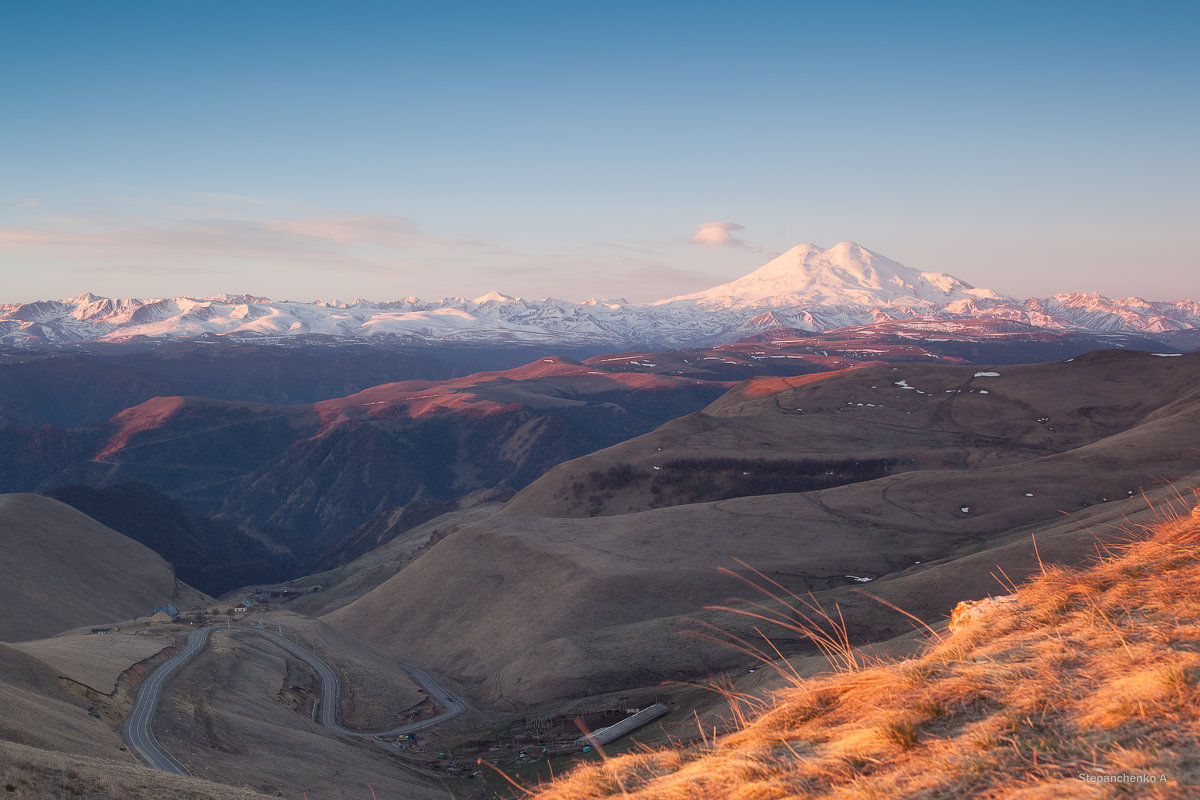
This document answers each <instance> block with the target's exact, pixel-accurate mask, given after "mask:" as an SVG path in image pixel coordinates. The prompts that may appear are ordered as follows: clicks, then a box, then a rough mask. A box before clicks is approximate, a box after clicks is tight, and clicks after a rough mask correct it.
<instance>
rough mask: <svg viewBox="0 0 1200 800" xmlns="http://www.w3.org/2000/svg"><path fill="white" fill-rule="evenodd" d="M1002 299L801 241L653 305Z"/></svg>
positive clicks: (947, 278)
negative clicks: (752, 266) (738, 273)
mask: <svg viewBox="0 0 1200 800" xmlns="http://www.w3.org/2000/svg"><path fill="white" fill-rule="evenodd" d="M966 299H985V300H1003V299H1005V298H1004V297H1003V295H1000V294H997V293H996V292H993V291H992V290H990V289H976V288H975V287H973V286H971V285H970V284H967V283H963V282H962V281H960V280H959V279H957V278H955V277H953V276H952V275H946V274H943V273H940V272H922V271H920V270H917V269H913V268H912V267H906V266H904V265H903V264H901V263H899V262H897V261H892V260H891V259H890V258H887V257H885V256H881V255H879V254H878V253H875V252H872V251H870V250H868V249H866V248H865V247H863V246H861V245H858V244H855V243H854V242H841V243H839V244H837V245H834V246H833V247H831V248H829V249H828V250H823V249H821V248H820V247H819V246H817V245H815V244H809V243H805V244H800V245H797V246H795V247H793V248H792V249H791V250H788V251H787V252H786V253H784V254H783V255H781V256H779V257H778V258H775V259H774V260H772V261H770V262H769V263H767V264H765V265H764V266H762V267H759V268H758V269H756V270H755V271H754V272H751V273H750V274H748V275H744V276H743V277H741V278H738V279H737V280H734V281H730V282H729V283H723V284H721V285H720V286H714V287H712V288H711V289H706V290H704V291H702V292H694V293H692V294H685V295H681V296H679V297H672V298H669V299H667V300H660V301H658V302H657V303H655V305H665V304H668V303H694V304H698V305H706V306H715V307H720V308H750V307H754V308H763V307H767V308H776V307H777V308H788V307H795V306H810V305H821V306H877V307H884V308H912V309H918V310H919V309H927V308H932V307H934V306H940V305H945V304H946V303H951V302H954V301H956V300H966Z"/></svg>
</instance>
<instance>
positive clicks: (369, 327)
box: [0, 242, 1200, 347]
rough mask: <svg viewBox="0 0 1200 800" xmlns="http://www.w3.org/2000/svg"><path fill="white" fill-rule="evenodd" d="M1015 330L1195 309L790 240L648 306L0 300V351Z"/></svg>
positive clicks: (1115, 327) (1144, 329)
mask: <svg viewBox="0 0 1200 800" xmlns="http://www.w3.org/2000/svg"><path fill="white" fill-rule="evenodd" d="M917 319H920V320H923V321H926V322H930V321H937V320H945V321H953V320H962V319H975V320H979V319H984V320H987V319H994V320H997V321H1015V322H1023V323H1026V324H1030V325H1034V326H1037V327H1040V328H1047V329H1050V330H1055V331H1098V332H1106V333H1112V332H1119V331H1124V332H1140V333H1167V332H1171V331H1179V330H1187V329H1195V328H1200V303H1197V302H1195V301H1192V300H1179V301H1172V302H1148V301H1146V300H1142V299H1140V298H1137V297H1129V298H1124V299H1111V298H1107V297H1103V296H1101V295H1099V294H1096V293H1088V294H1083V293H1071V294H1058V295H1054V296H1052V297H1048V298H1030V299H1027V300H1017V299H1015V298H1012V297H1006V296H1004V295H1001V294H999V293H997V292H994V291H992V290H990V289H977V288H975V287H973V286H971V285H970V284H967V283H964V282H963V281H961V280H959V279H958V278H955V277H953V276H951V275H946V274H943V273H936V272H922V271H920V270H917V269H913V268H911V267H906V266H904V265H903V264H900V263H898V262H895V261H892V260H891V259H888V258H886V257H884V256H881V255H879V254H878V253H874V252H872V251H870V250H867V249H866V248H864V247H862V246H860V245H857V244H855V243H853V242H842V243H840V244H838V245H836V246H834V247H832V248H830V249H828V250H823V249H821V248H820V247H818V246H816V245H813V244H801V245H798V246H796V247H793V248H792V249H791V250H789V251H787V252H786V253H784V254H782V255H780V256H779V257H777V258H775V259H773V260H772V261H770V262H769V263H767V264H765V265H764V266H762V267H760V268H759V269H757V270H755V271H754V272H751V273H750V274H748V275H745V276H743V277H741V278H738V279H737V280H734V281H730V282H729V283H725V284H721V285H720V286H714V287H713V288H711V289H708V290H706V291H703V292H696V293H693V294H687V295H681V296H679V297H671V298H667V299H664V300H659V301H657V302H654V303H626V302H624V301H608V300H603V301H601V300H587V301H585V302H582V303H573V302H568V301H564V300H555V299H550V298H547V299H544V300H527V299H523V298H519V297H509V296H507V295H503V294H500V293H498V292H491V293H489V294H486V295H484V296H482V297H477V298H475V299H473V300H467V299H464V298H461V297H453V298H444V299H442V300H438V301H433V302H427V301H422V300H419V299H417V298H415V297H407V298H404V299H402V300H394V301H389V302H370V301H366V300H356V301H354V302H353V303H349V304H331V303H320V302H314V303H302V302H294V301H274V300H269V299H267V298H265V297H255V296H251V295H237V296H230V295H220V296H217V297H209V298H186V297H174V298H163V299H147V300H139V299H128V298H126V299H110V298H104V297H97V296H95V295H92V294H90V293H88V294H82V295H79V296H77V297H71V298H68V299H65V300H54V301H41V302H35V303H24V304H7V305H3V304H0V344H3V345H8V346H17V347H45V346H54V345H60V344H67V343H79V342H128V341H138V340H162V339H173V338H181V337H198V336H205V335H207V336H222V337H233V338H237V339H240V340H246V341H262V342H271V341H278V340H279V339H280V338H281V337H328V338H331V339H333V340H346V341H363V342H373V343H379V344H395V345H405V344H429V343H437V342H445V343H462V344H468V343H470V344H484V343H505V344H523V343H527V344H535V343H542V344H560V345H593V344H594V345H605V346H609V347H628V346H635V345H636V346H651V347H681V346H700V345H709V344H714V343H718V342H725V341H732V340H735V339H738V338H742V337H745V336H751V335H754V334H757V333H760V332H762V331H764V330H770V329H773V328H781V327H787V328H797V329H803V330H808V331H814V332H819V331H826V330H832V329H835V328H842V327H846V326H851V325H866V324H871V323H877V322H884V321H887V320H917Z"/></svg>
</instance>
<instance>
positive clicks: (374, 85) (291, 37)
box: [0, 0, 1200, 302]
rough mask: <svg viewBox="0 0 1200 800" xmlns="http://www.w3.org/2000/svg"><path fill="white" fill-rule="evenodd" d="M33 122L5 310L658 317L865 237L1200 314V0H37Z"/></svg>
mask: <svg viewBox="0 0 1200 800" xmlns="http://www.w3.org/2000/svg"><path fill="white" fill-rule="evenodd" d="M0 123H2V124H0V275H2V276H3V285H2V286H0V302H16V301H29V300H35V299H49V298H59V297H66V296H69V295H74V294H78V293H80V292H83V291H92V292H95V293H97V294H101V295H107V296H140V297H146V296H164V295H177V294H186V295H193V296H203V295H212V294H217V293H220V292H229V293H243V292H249V293H254V294H262V295H266V296H269V297H272V298H275V299H297V300H311V299H326V300H335V299H341V300H350V299H353V298H354V297H366V298H369V299H378V300H383V299H392V298H397V297H402V296H406V295H417V296H419V297H423V298H427V299H435V298H439V297H442V296H446V295H463V296H468V297H470V296H475V295H479V294H483V293H484V292H486V291H488V290H491V289H496V290H499V291H502V292H506V293H508V294H518V295H523V296H528V297H544V296H554V297H562V298H564V299H571V300H582V299H585V298H587V297H590V296H596V297H620V296H623V297H626V298H628V299H629V300H633V301H642V300H653V299H657V298H660V297H666V296H671V295H676V294H683V293H686V292H691V291H696V290H699V289H702V288H706V287H707V286H710V285H713V284H716V283H721V282H724V281H726V280H730V279H732V278H735V277H738V276H740V275H742V274H744V273H746V272H749V271H750V270H752V269H754V268H756V267H758V266H760V265H761V264H762V263H764V262H765V261H766V260H768V259H769V258H770V257H771V256H773V255H774V254H776V253H779V252H781V251H783V250H786V249H787V248H789V247H791V246H793V245H795V244H798V243H800V242H806V241H808V242H814V243H816V244H820V245H822V246H824V247H831V246H832V245H834V244H835V243H837V242H839V241H843V240H853V241H856V242H859V243H860V244H862V245H864V246H865V247H868V248H869V249H872V250H874V251H876V252H879V253H882V254H883V255H886V256H888V257H890V258H893V259H896V260H898V261H900V262H902V263H905V264H907V265H909V266H911V267H917V268H920V269H925V270H933V271H938V272H948V273H951V274H953V275H955V276H957V277H959V278H961V279H963V280H965V281H967V282H969V283H973V284H975V285H977V286H986V287H989V288H993V289H996V290H998V291H1001V292H1005V293H1008V294H1012V295H1016V296H1019V297H1027V296H1031V295H1037V296H1044V295H1047V294H1051V293H1054V292H1060V291H1071V290H1094V291H1099V292H1101V293H1104V294H1108V295H1110V296H1127V295H1131V294H1138V295H1141V296H1143V297H1146V298H1148V299H1177V298H1181V297H1191V298H1195V299H1200V265H1198V264H1197V259H1196V254H1197V252H1200V202H1198V196H1200V188H1198V187H1200V155H1198V148H1197V143H1198V142H1200V125H1198V123H1200V3H1194V2H1184V1H1182V0H1181V1H1179V2H1137V3H1135V2H1122V3H1107V2H1099V1H1093V2H1086V3H1084V2H1079V3H1076V2H1066V1H1059V2H1037V3H1027V2H1015V1H1014V2H1003V3H985V2H964V0H956V1H955V2H905V1H904V0H891V1H889V2H876V3H867V2H834V1H833V0H826V2H821V3H810V2H802V1H800V0H797V1H796V2H754V1H753V0H749V2H739V3H712V2H687V3H676V2H657V3H656V2H651V1H650V0H642V2H629V3H626V2H620V0H612V1H607V2H594V3H576V2H565V1H564V0H556V1H555V2H521V0H507V2H496V1H495V0H493V1H492V2H478V3H475V2H453V1H452V0H447V1H446V2H436V3H431V2H401V1H400V0H396V1H395V2H356V1H355V0H339V1H338V2H334V1H333V0H330V1H329V2H304V1H303V0H287V1H286V2H275V1H274V0H237V1H236V2H225V1H224V0H142V1H141V2H122V1H121V0H103V1H102V2H97V1H95V0H76V1H75V2H63V1H61V0H3V2H0ZM706 223H723V224H722V225H708V226H707V227H705V228H702V229H700V230H701V231H702V232H704V233H706V234H707V235H701V236H699V237H698V238H699V240H700V241H693V238H694V237H695V234H696V232H697V226H701V225H705V224H706Z"/></svg>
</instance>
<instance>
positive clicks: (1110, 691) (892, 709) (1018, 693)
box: [535, 502, 1200, 800]
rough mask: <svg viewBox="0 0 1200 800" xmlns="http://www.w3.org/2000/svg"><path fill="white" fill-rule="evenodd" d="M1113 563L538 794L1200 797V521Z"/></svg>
mask: <svg viewBox="0 0 1200 800" xmlns="http://www.w3.org/2000/svg"><path fill="white" fill-rule="evenodd" d="M1187 505H1188V506H1190V505H1191V503H1190V502H1189V503H1188V504H1187ZM1099 552H1101V553H1102V554H1103V557H1102V558H1100V559H1098V561H1097V562H1096V563H1095V564H1094V565H1093V566H1091V567H1089V568H1086V569H1084V570H1081V571H1074V570H1067V569H1064V568H1059V567H1052V566H1047V567H1044V568H1043V570H1042V572H1041V574H1040V575H1037V576H1036V577H1035V578H1033V579H1031V580H1030V581H1028V582H1027V583H1025V584H1024V585H1022V586H1020V587H1017V588H1016V591H1015V592H1014V593H1013V594H1012V596H1011V597H1002V598H998V599H993V600H985V601H983V602H981V603H980V604H978V605H976V606H974V607H973V608H963V607H960V609H959V610H958V612H956V615H955V619H954V621H953V622H952V623H951V626H950V628H949V629H947V630H942V631H939V632H937V633H934V632H932V631H930V642H929V644H928V646H927V648H926V649H925V651H924V652H923V654H922V655H920V656H918V657H916V658H912V659H909V660H904V661H893V662H886V663H880V662H876V663H872V664H865V665H864V664H853V663H851V664H850V665H849V666H848V667H847V666H845V665H843V667H842V669H841V670H840V671H839V672H837V673H835V674H830V675H828V676H825V677H821V678H816V679H810V680H799V679H796V680H794V681H792V682H791V686H790V688H788V689H787V690H785V691H783V692H781V693H780V694H779V695H778V696H776V697H775V698H774V700H773V701H772V702H771V703H769V704H767V705H766V706H761V705H760V706H759V707H758V708H756V709H752V710H749V711H747V710H746V709H747V708H748V704H750V702H751V701H749V699H747V700H744V701H742V702H740V703H739V702H738V701H737V699H736V698H731V700H732V702H731V705H732V706H734V707H735V708H734V711H733V712H732V714H731V720H732V721H733V722H734V723H735V727H736V730H735V732H732V733H726V734H723V735H719V736H717V735H714V732H712V731H708V732H707V735H702V738H701V739H700V740H699V742H698V743H694V744H690V745H688V746H686V747H684V746H681V747H678V748H675V749H666V750H656V751H647V752H644V753H640V754H636V755H626V756H620V757H615V758H612V759H610V760H607V761H603V762H597V763H596V764H594V765H588V766H585V767H582V768H580V769H578V770H577V771H575V772H573V773H571V774H569V775H567V776H565V777H562V778H560V779H559V780H558V781H556V782H554V783H552V784H549V785H544V786H542V787H539V789H540V792H538V793H535V796H536V797H538V798H542V800H558V799H560V798H561V799H562V800H567V799H568V798H569V800H581V799H582V798H598V797H628V798H639V799H649V798H654V799H655V800H676V799H678V800H710V799H712V798H731V799H732V798H737V799H738V800H752V799H753V800H776V799H778V800H782V799H783V798H789V799H792V798H796V799H798V798H862V799H863V800H866V798H947V797H972V798H1001V797H1002V798H1006V799H1007V798H1026V799H1032V798H1062V797H1087V798H1093V797H1094V798H1107V797H1127V796H1136V797H1155V798H1160V797H1161V798H1167V797H1172V798H1174V797H1195V796H1197V795H1196V794H1192V793H1193V792H1196V791H1197V789H1196V788H1194V787H1195V786H1196V785H1198V784H1200V687H1198V683H1200V507H1197V508H1196V510H1194V511H1193V510H1191V509H1190V508H1189V509H1188V510H1185V511H1183V512H1182V513H1180V512H1178V511H1166V512H1161V516H1160V518H1159V520H1158V522H1157V523H1156V524H1154V525H1153V526H1151V527H1149V528H1146V529H1143V530H1136V529H1135V530H1131V531H1129V542H1128V544H1127V545H1125V546H1123V547H1121V548H1120V549H1117V550H1111V549H1109V550H1104V549H1101V550H1100V551H1099ZM1000 577H1001V579H1003V576H1000ZM997 588H998V589H999V586H998V587H997ZM999 593H1000V594H1003V590H1000V591H999ZM791 602H792V603H793V604H795V605H796V606H797V608H798V609H799V611H804V612H808V616H810V617H814V616H815V615H814V614H813V612H812V611H811V610H809V609H806V608H804V606H803V605H802V604H801V603H799V602H798V601H797V600H796V599H793V600H792V601H791ZM834 616H835V618H836V614H835V615H834ZM792 618H793V619H795V618H797V617H796V616H795V615H792ZM816 618H817V619H818V621H819V617H816ZM739 707H740V708H741V709H742V712H745V714H744V717H743V713H742V712H740V711H738V710H737V709H738V708H739ZM739 718H742V721H741V722H740V723H739V722H738V720H739Z"/></svg>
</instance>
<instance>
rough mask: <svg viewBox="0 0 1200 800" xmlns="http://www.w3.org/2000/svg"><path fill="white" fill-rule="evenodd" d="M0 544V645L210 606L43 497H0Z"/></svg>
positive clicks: (128, 547) (163, 565) (158, 560)
mask: <svg viewBox="0 0 1200 800" xmlns="http://www.w3.org/2000/svg"><path fill="white" fill-rule="evenodd" d="M0 542H2V543H3V547H2V548H0V569H3V572H4V580H3V582H0V607H2V608H3V609H4V614H3V616H2V617H0V641H10V642H11V641H20V640H23V639H40V638H44V637H47V636H52V635H54V634H56V633H59V632H61V631H64V630H68V629H70V628H75V627H79V626H81V625H96V624H102V623H106V622H119V621H121V620H127V619H132V618H133V617H138V616H147V615H149V614H150V613H151V612H152V611H153V610H154V608H155V607H156V606H163V605H167V604H168V603H174V604H175V605H176V606H178V607H181V608H190V607H191V606H193V605H197V604H203V603H207V602H210V601H211V599H212V598H210V597H208V596H206V595H204V594H202V593H201V592H198V591H196V590H195V589H193V588H192V587H190V586H188V585H187V584H185V583H183V582H182V581H180V580H178V579H177V578H176V577H175V573H174V570H172V569H171V565H170V564H168V563H167V562H166V561H164V560H163V559H162V557H161V556H159V555H158V554H157V553H155V552H154V551H152V550H150V549H149V548H147V547H145V546H143V545H141V544H138V543H137V542H135V541H133V540H132V539H129V538H127V537H125V536H122V535H121V534H119V533H117V532H115V531H113V530H110V529H108V528H106V527H104V526H103V525H101V524H100V523H98V522H96V521H95V520H93V519H91V518H90V517H87V516H85V515H84V514H81V513H80V512H78V511H76V510H75V509H73V508H71V507H70V506H68V505H66V504H64V503H60V502H58V501H56V500H51V499H50V498H47V497H40V496H38V495H32V494H15V495H14V494H9V495H0Z"/></svg>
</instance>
